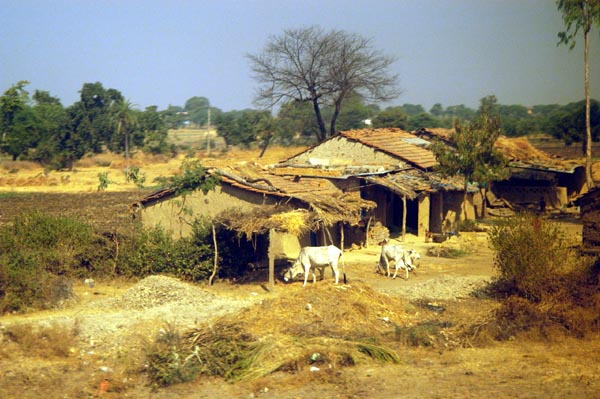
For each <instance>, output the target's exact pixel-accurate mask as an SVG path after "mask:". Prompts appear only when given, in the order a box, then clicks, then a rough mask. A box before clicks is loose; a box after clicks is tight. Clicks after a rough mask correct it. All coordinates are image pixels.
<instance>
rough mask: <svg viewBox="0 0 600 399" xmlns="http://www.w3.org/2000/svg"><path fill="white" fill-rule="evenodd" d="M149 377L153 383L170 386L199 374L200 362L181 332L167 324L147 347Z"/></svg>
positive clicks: (189, 379)
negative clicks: (191, 351)
mask: <svg viewBox="0 0 600 399" xmlns="http://www.w3.org/2000/svg"><path fill="white" fill-rule="evenodd" d="M145 352H146V364H147V372H148V377H149V379H150V381H151V382H152V384H153V385H156V386H161V387H165V386H169V385H172V384H176V383H181V382H186V381H191V380H193V379H194V378H195V377H196V376H197V375H198V374H199V371H200V370H199V366H198V362H196V361H195V358H194V355H193V354H191V355H190V353H189V352H190V351H189V349H188V348H187V346H186V345H185V341H184V340H183V339H182V337H181V335H180V333H179V332H178V331H177V330H176V329H175V328H173V327H172V326H171V325H170V324H167V325H166V327H165V328H163V329H161V331H159V333H158V334H157V336H156V338H155V340H154V342H152V343H151V344H150V345H148V347H147V348H146V351H145Z"/></svg>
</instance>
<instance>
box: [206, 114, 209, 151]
mask: <svg viewBox="0 0 600 399" xmlns="http://www.w3.org/2000/svg"><path fill="white" fill-rule="evenodd" d="M206 155H210V105H209V106H208V120H207V122H206Z"/></svg>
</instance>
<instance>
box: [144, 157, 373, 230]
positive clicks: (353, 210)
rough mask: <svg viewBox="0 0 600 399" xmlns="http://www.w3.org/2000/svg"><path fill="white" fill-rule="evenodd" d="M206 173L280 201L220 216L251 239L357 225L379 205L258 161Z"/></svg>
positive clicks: (168, 193)
mask: <svg viewBox="0 0 600 399" xmlns="http://www.w3.org/2000/svg"><path fill="white" fill-rule="evenodd" d="M207 173H213V174H217V175H219V176H220V178H221V184H222V185H223V184H225V185H229V186H231V187H235V188H237V189H241V190H244V191H248V192H253V193H258V194H262V195H265V196H270V197H272V198H275V199H277V201H276V202H277V204H276V205H262V206H256V207H254V209H253V210H251V211H241V210H239V209H229V210H227V211H224V212H222V213H221V214H219V215H218V216H217V217H216V220H217V221H218V222H219V223H222V224H223V225H225V226H227V227H228V228H230V229H232V230H235V231H238V232H240V233H244V234H246V236H248V237H249V236H251V235H252V233H259V234H260V233H264V232H267V231H269V230H270V229H275V230H279V231H286V232H290V233H298V234H299V233H302V232H306V231H308V230H317V229H318V228H319V227H320V226H323V225H325V226H331V225H333V224H335V223H337V222H344V223H348V224H356V223H358V221H359V220H360V216H361V211H362V210H363V209H371V208H375V207H376V206H377V205H376V203H374V202H373V201H368V200H364V199H362V198H361V197H360V193H357V192H347V193H346V192H342V190H340V189H339V188H337V187H336V186H335V185H334V184H333V183H332V182H331V181H329V180H327V179H324V178H306V177H302V178H300V177H298V176H279V175H276V174H273V173H271V172H270V171H269V170H268V169H267V168H263V167H262V166H260V165H257V164H244V165H237V166H231V167H227V168H223V169H210V170H208V171H207ZM174 195H175V190H174V189H171V188H165V189H162V190H159V191H156V192H154V193H152V194H150V195H148V196H146V197H145V198H143V199H142V200H141V201H139V203H136V204H134V207H137V206H151V205H152V204H154V203H157V202H161V201H164V200H167V199H170V198H172V197H173V196H174Z"/></svg>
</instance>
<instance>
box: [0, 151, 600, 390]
mask: <svg viewBox="0 0 600 399" xmlns="http://www.w3.org/2000/svg"><path fill="white" fill-rule="evenodd" d="M297 151H298V149H273V150H272V151H271V150H270V151H267V153H266V157H265V158H263V159H261V160H259V159H258V158H257V157H258V153H259V151H258V150H257V151H250V152H243V151H238V152H229V153H220V152H215V153H212V156H211V157H210V158H209V157H207V154H198V155H199V156H200V157H201V162H202V164H203V165H206V166H213V165H215V166H216V165H221V166H222V165H226V164H231V163H235V162H253V161H258V162H260V163H264V164H268V163H272V162H275V161H277V160H278V159H282V158H285V157H286V156H289V155H291V154H293V153H295V152H297ZM182 161H183V157H179V158H176V159H164V158H158V157H154V158H151V157H143V156H141V155H137V156H134V157H133V159H132V161H131V162H132V164H133V165H137V166H139V167H140V170H141V171H143V172H144V173H145V174H146V182H147V183H146V185H147V186H148V187H146V188H139V187H137V186H136V185H135V184H133V183H131V182H126V181H125V179H124V176H123V172H122V170H123V168H124V166H125V163H124V160H123V159H120V158H118V157H116V156H98V157H96V158H89V159H85V160H83V161H82V162H81V163H80V164H79V165H77V166H76V168H75V170H74V171H64V172H45V171H44V170H43V169H41V168H39V167H36V166H35V165H31V164H25V163H10V162H4V163H3V164H2V165H1V166H0V223H8V222H9V221H10V220H11V217H12V215H15V214H16V213H18V212H19V211H21V210H25V209H36V208H37V209H40V210H44V211H48V212H51V213H55V214H68V215H77V216H80V217H83V218H85V219H86V220H89V221H90V222H92V223H94V224H96V225H97V226H98V227H99V228H101V229H102V230H120V229H127V228H129V226H130V222H129V219H128V212H127V209H128V206H129V205H130V204H131V203H132V202H134V201H135V200H137V199H138V198H139V197H140V196H142V195H144V194H145V193H147V192H149V191H151V190H152V189H153V187H152V185H153V184H155V183H153V180H154V179H155V178H156V177H158V176H168V175H169V174H170V173H175V172H177V170H178V169H179V166H180V165H181V162H182ZM99 173H108V174H109V177H110V178H111V180H113V182H112V183H111V184H109V185H108V187H107V188H106V190H104V191H98V188H97V186H98V174H99ZM67 176H68V177H67ZM558 222H559V223H560V225H561V228H563V229H564V230H565V232H567V233H568V236H569V237H570V239H572V240H573V242H577V241H580V240H581V225H580V224H579V223H578V221H577V220H566V219H565V220H559V221H558ZM404 244H405V246H407V247H412V248H415V249H417V250H418V251H419V252H420V253H421V254H422V255H423V258H422V260H421V264H420V266H419V268H418V269H417V271H416V273H413V274H411V275H410V278H409V279H408V280H404V279H400V278H398V279H396V280H392V279H388V278H385V277H384V276H382V275H380V274H377V273H375V272H374V267H375V264H376V261H377V259H378V254H379V250H380V247H378V246H370V247H368V248H362V249H357V250H353V251H349V252H346V254H345V258H346V262H345V263H346V267H345V268H346V273H347V276H348V284H346V285H342V284H340V285H339V286H337V287H336V286H334V284H333V282H332V280H331V275H330V273H329V272H328V273H326V275H325V280H324V281H320V282H317V284H315V285H309V286H308V287H306V288H302V287H301V283H297V282H296V283H291V284H284V283H283V282H282V281H278V283H277V285H276V287H275V290H274V291H273V292H267V291H265V290H264V289H263V288H262V284H263V283H264V282H265V276H264V275H257V276H254V278H252V279H248V280H247V281H243V282H236V283H234V282H227V281H219V282H218V283H217V284H215V285H214V286H212V287H209V286H204V285H191V284H187V283H183V282H181V281H178V280H175V279H171V278H168V277H156V278H153V277H151V278H147V279H144V280H141V281H121V280H118V281H113V280H106V281H96V283H95V285H94V287H90V285H89V284H84V282H83V281H80V282H77V283H76V284H75V292H76V298H75V299H74V300H73V301H72V303H69V304H66V305H65V306H64V307H63V308H61V309H56V310H53V311H43V312H33V313H29V314H26V315H18V314H14V315H4V316H2V317H0V342H1V343H2V345H0V381H1V382H2V383H1V384H0V397H1V398H39V397H45V398H88V397H99V396H102V397H105V398H125V397H128V398H213V397H227V398H229V397H231V398H259V397H260V398H274V399H283V398H314V397H319V398H398V397H402V398H449V397H452V398H482V397H486V398H487V397H495V398H498V399H502V398H542V397H543V398H600V339H599V338H600V337H598V336H597V335H590V336H587V337H585V338H582V339H576V338H574V337H571V336H569V335H568V334H564V333H558V332H557V333H556V334H550V335H548V336H540V335H537V334H523V335H518V336H513V337H510V339H508V340H506V341H502V342H500V341H495V340H493V339H491V338H489V337H488V338H487V339H486V337H485V336H484V337H476V334H475V333H474V331H477V329H478V328H480V327H481V326H484V325H485V324H486V323H488V322H489V321H490V320H491V318H492V316H493V311H494V309H496V308H497V307H498V302H497V301H496V300H494V299H490V298H488V297H486V296H485V295H482V294H481V292H482V291H481V290H482V288H483V287H485V285H486V284H487V283H488V282H489V281H490V280H491V278H492V277H493V276H494V275H495V270H494V267H493V253H492V251H491V249H490V248H489V246H488V243H487V236H486V233H468V234H467V233H465V234H463V235H462V236H461V237H460V238H459V239H456V240H453V241H451V242H447V243H443V244H435V243H426V242H424V240H422V239H420V238H417V237H414V236H412V235H408V236H407V238H406V242H405V243H404ZM448 247H454V248H459V249H462V250H464V252H465V254H464V256H461V257H458V258H455V259H451V258H446V257H441V256H433V255H427V254H428V253H431V250H438V252H439V250H440V249H443V248H448ZM309 303H310V304H311V306H310V309H309V308H308V307H307V305H308V304H309ZM221 317H224V318H227V317H233V320H235V323H237V324H238V325H247V326H248V328H249V329H250V330H252V333H254V334H257V335H260V336H261V337H262V338H261V339H262V340H263V341H268V340H269V338H270V337H271V338H273V337H275V338H278V337H281V338H282V339H289V337H290V335H289V334H291V333H290V331H292V332H295V333H294V334H295V335H291V337H292V341H281V342H287V343H288V345H289V347H288V348H287V351H286V350H285V349H286V348H281V350H282V352H281V354H282V355H281V356H284V355H287V354H288V352H289V351H291V350H292V347H294V348H295V347H296V346H294V343H297V342H303V345H305V349H306V350H309V352H308V354H309V357H310V354H313V356H314V353H316V352H315V350H314V348H320V349H319V350H320V351H321V353H322V355H323V356H326V357H327V356H329V358H327V359H326V361H324V362H320V363H315V365H316V366H318V367H317V368H318V370H316V369H312V370H311V367H310V365H309V364H308V362H307V363H305V364H298V365H296V367H295V368H294V367H292V368H290V367H288V368H285V369H282V370H280V371H277V372H274V373H272V374H268V375H265V376H260V377H258V378H254V379H248V380H243V381H240V382H237V383H231V382H228V381H225V380H223V379H222V378H220V377H200V378H198V379H196V380H194V381H190V382H186V383H183V384H177V385H173V386H170V387H166V388H157V387H153V386H150V385H148V384H147V380H146V378H145V372H144V370H145V365H144V360H143V359H144V357H143V348H145V347H147V346H148V342H149V341H151V340H152V339H153V338H154V337H156V334H157V333H158V332H159V331H160V330H161V329H163V330H165V329H169V328H174V329H177V330H179V331H188V330H189V329H193V328H197V327H198V326H205V327H206V326H215V325H216V324H215V323H217V319H218V318H221ZM310 320H312V323H311V322H308V321H310ZM294 323H295V324H294ZM420 326H427V327H435V328H431V329H428V328H425V329H417V327H420ZM211 328H212V327H211ZM319 329H321V330H319ZM322 330H323V331H329V332H330V334H328V336H327V337H325V336H320V335H318V334H316V336H314V337H313V338H312V339H308V338H307V337H309V336H312V335H311V334H314V333H315V331H317V332H318V331H322ZM403 331H407V332H408V333H405V334H403V333H402V332H403ZM465 332H469V333H468V334H466V333H465ZM363 333H364V334H366V333H369V334H373V336H377V337H378V339H379V340H381V341H382V342H385V343H386V345H387V346H389V347H390V348H391V349H392V350H394V351H395V352H396V353H397V354H398V357H399V362H398V363H397V364H392V363H383V362H379V361H375V360H373V359H367V358H364V357H360V356H358V355H357V356H356V362H355V363H354V365H349V364H345V363H344V362H341V361H340V360H339V359H336V358H335V357H334V356H333V355H331V354H330V353H329V351H330V350H333V347H334V345H333V342H334V340H336V339H338V340H339V339H340V337H341V338H343V337H346V339H348V341H347V342H348V345H350V342H351V341H350V337H352V336H360V334H363ZM11 334H12V335H17V336H20V337H22V339H21V340H20V341H18V342H17V340H11V339H8V338H10V337H11V336H12V335H11ZM315 340H317V341H318V342H315ZM335 342H338V341H335ZM348 350H349V349H348ZM278 353H279V352H278Z"/></svg>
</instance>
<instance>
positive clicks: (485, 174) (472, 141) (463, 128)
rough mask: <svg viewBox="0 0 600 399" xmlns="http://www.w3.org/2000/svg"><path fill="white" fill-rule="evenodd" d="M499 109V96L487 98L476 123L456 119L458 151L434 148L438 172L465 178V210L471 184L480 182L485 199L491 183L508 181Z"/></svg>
mask: <svg viewBox="0 0 600 399" xmlns="http://www.w3.org/2000/svg"><path fill="white" fill-rule="evenodd" d="M495 106H496V97H495V96H488V97H484V98H482V99H481V105H480V108H479V112H478V115H477V117H476V118H475V119H474V120H473V121H471V122H469V123H466V124H462V123H460V122H459V120H458V119H457V120H456V122H455V126H454V132H453V133H452V134H451V135H450V139H451V142H452V143H453V146H454V148H450V147H448V146H447V145H446V144H444V143H441V142H435V143H433V144H432V146H431V149H432V151H433V152H434V154H435V156H436V158H437V161H438V164H439V165H438V167H437V170H438V171H439V172H440V173H441V174H442V175H444V176H455V175H461V176H462V177H463V178H464V200H463V207H464V206H466V201H467V187H468V184H469V183H477V184H478V185H479V187H480V189H481V190H482V195H483V196H484V198H485V190H486V189H487V187H488V186H489V184H490V183H491V182H492V181H495V180H499V179H502V178H505V177H506V176H507V173H508V171H507V168H506V165H507V160H506V159H505V157H504V156H503V154H502V153H501V152H500V151H499V150H498V149H496V147H495V143H496V140H498V137H500V135H501V134H502V126H501V123H500V119H499V118H498V116H497V115H495V114H494V113H493V109H494V107H495ZM484 204H485V201H484ZM463 212H464V215H465V218H466V217H467V214H466V209H464V208H463ZM485 212H486V211H485V206H484V208H483V209H482V215H481V216H482V217H485Z"/></svg>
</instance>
